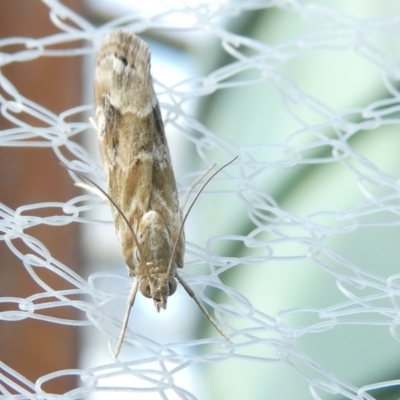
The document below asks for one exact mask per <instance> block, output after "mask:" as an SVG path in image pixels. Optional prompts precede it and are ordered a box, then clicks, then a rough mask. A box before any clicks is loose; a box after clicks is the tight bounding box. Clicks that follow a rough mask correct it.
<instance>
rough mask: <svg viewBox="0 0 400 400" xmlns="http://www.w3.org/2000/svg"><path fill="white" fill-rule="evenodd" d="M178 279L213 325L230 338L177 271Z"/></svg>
mask: <svg viewBox="0 0 400 400" xmlns="http://www.w3.org/2000/svg"><path fill="white" fill-rule="evenodd" d="M175 277H176V279H178V282H179V283H180V284H181V285H182V286H183V288H184V289H185V290H186V293H187V294H188V295H189V296H190V297H191V298H192V299H193V300H194V301H195V302H196V304H197V305H198V307H199V308H200V310H201V312H202V313H203V314H204V315H205V317H206V318H207V319H208V320H209V321H210V323H211V325H212V326H213V327H214V328H215V329H216V330H217V331H218V332H219V333H220V334H221V335H222V336H223V337H224V338H225V339H226V340H230V339H229V336H228V335H227V334H226V333H225V332H224V331H223V330H222V328H220V327H219V325H218V324H217V323H216V321H215V320H214V318H213V317H212V316H211V315H210V314H209V312H208V311H207V310H206V309H205V308H204V306H203V304H201V303H200V301H199V299H198V298H197V297H196V295H195V293H194V292H193V289H192V288H191V287H190V286H189V285H188V284H187V283H186V282H185V281H184V280H183V279H182V278H181V277H180V276H179V275H178V274H177V273H175Z"/></svg>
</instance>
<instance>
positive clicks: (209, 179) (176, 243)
mask: <svg viewBox="0 0 400 400" xmlns="http://www.w3.org/2000/svg"><path fill="white" fill-rule="evenodd" d="M238 157H239V156H236V157H235V158H233V159H232V160H231V161H229V162H227V163H226V164H224V165H223V166H222V167H221V168H219V169H217V171H215V172H214V173H213V174H212V175H211V176H210V177H209V178H208V179H207V180H206V181H205V183H204V184H203V186H202V187H201V188H200V190H199V192H198V193H197V194H196V196H195V197H194V199H193V201H192V203H191V204H190V206H189V208H188V210H187V211H186V214H185V216H184V217H183V220H182V224H181V228H180V229H179V233H178V236H177V238H176V240H175V243H174V248H173V249H172V254H171V258H170V260H169V264H168V270H167V273H168V275H169V274H170V272H171V268H172V263H173V260H174V258H175V254H176V249H177V247H178V240H179V238H180V237H181V234H182V231H183V227H184V226H185V222H186V220H187V217H188V215H189V213H190V211H191V210H192V208H193V206H194V204H195V203H196V201H197V199H198V198H199V196H200V194H201V192H202V191H203V190H204V188H205V187H206V186H207V185H208V184H209V183H210V181H211V179H213V178H214V176H215V175H217V174H219V173H220V172H221V171H222V170H223V169H224V168H226V167H227V166H228V165H230V164H232V163H233V162H234V161H235V160H236V159H237V158H238ZM208 171H209V169H208V170H207V172H208ZM203 175H204V174H203ZM202 177H203V176H202ZM202 177H201V178H202ZM168 275H167V276H168Z"/></svg>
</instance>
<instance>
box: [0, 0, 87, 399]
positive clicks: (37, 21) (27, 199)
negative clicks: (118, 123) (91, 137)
mask: <svg viewBox="0 0 400 400" xmlns="http://www.w3.org/2000/svg"><path fill="white" fill-rule="evenodd" d="M63 4H64V5H66V6H67V7H70V8H72V9H73V10H75V11H77V12H78V13H80V14H82V12H83V9H82V8H83V2H82V1H81V0H65V1H63ZM56 32H57V28H56V27H55V26H54V25H53V24H52V22H51V21H50V18H49V9H48V7H47V6H46V5H45V4H44V3H42V2H41V1H38V0H36V1H26V0H1V1H0V38H6V37H12V36H19V37H21V36H22V37H31V38H39V37H45V36H48V35H52V34H54V33H56ZM75 45H76V43H75ZM20 50H22V48H16V46H7V47H3V48H2V49H1V51H2V52H7V53H12V52H15V51H20ZM1 73H2V74H3V75H4V76H5V77H6V78H7V79H9V80H10V81H11V82H12V84H13V85H15V86H16V87H17V89H18V91H19V93H21V94H22V95H23V96H24V97H27V98H28V99H30V100H33V101H34V102H36V103H38V104H40V105H41V106H43V107H46V108H48V109H49V110H51V111H52V112H54V113H59V112H61V111H64V110H67V109H69V108H71V107H73V106H76V105H79V104H81V101H82V93H81V90H82V84H81V82H80V80H81V59H80V58H79V57H76V58H74V57H41V58H39V59H36V60H32V61H29V62H21V63H12V64H10V65H8V66H6V67H5V68H2V69H1ZM0 94H1V95H3V96H6V97H7V95H6V94H4V93H2V92H1V93H0ZM18 117H19V116H18ZM24 120H25V121H26V122H27V123H29V124H32V126H38V125H40V124H42V123H41V122H40V121H38V120H34V119H33V118H28V117H26V118H24ZM12 127H13V125H12V124H11V123H10V122H9V121H7V120H6V119H5V118H4V116H2V115H1V114H0V129H1V130H2V129H7V128H12ZM75 194H76V193H75V189H74V187H73V185H72V182H71V179H70V178H69V176H68V174H67V172H66V171H65V170H64V169H63V168H62V167H61V166H60V165H59V162H58V160H57V158H56V156H55V155H54V153H53V151H52V149H51V148H40V147H36V148H35V147H0V202H2V203H3V204H5V205H6V206H8V207H10V208H12V209H16V208H17V207H19V206H21V205H25V204H32V203H40V202H44V201H62V202H63V201H66V200H68V199H70V198H71V197H73V196H74V195H75ZM51 211H54V214H57V212H60V210H50V212H51ZM43 212H44V211H38V213H39V215H41V214H40V213H43ZM47 213H49V211H47ZM27 233H28V234H30V235H32V236H34V237H35V238H37V239H38V240H40V241H41V242H42V243H44V245H45V246H46V247H47V248H48V249H49V251H50V253H51V254H52V256H53V257H54V258H55V259H57V260H59V261H60V262H62V263H64V264H66V265H68V266H69V267H70V268H71V269H75V270H76V269H77V268H78V267H79V266H80V265H81V263H80V257H79V253H78V250H77V249H78V248H79V232H78V228H77V226H76V225H74V226H72V225H68V226H64V227H49V226H44V225H41V226H38V227H36V228H32V229H30V230H29V232H27ZM13 244H15V245H16V246H17V247H18V248H19V249H21V250H22V251H25V252H28V251H29V250H28V249H26V246H25V247H24V245H23V244H22V243H21V242H18V241H15V243H14V242H13ZM30 252H31V251H30ZM0 263H1V266H0V297H6V296H10V297H21V298H25V297H27V296H29V295H32V294H34V293H41V292H43V289H42V288H40V287H39V286H38V285H37V284H36V283H35V282H34V281H33V279H32V278H31V277H30V276H29V275H28V274H27V273H26V271H25V269H24V267H23V265H22V262H21V260H19V259H18V258H17V257H16V256H15V255H14V254H13V253H12V252H11V251H10V249H9V248H8V247H7V245H6V244H5V243H4V242H0ZM42 270H43V271H42ZM42 270H41V271H39V272H40V278H42V279H44V280H45V281H46V282H48V283H49V284H50V285H51V286H52V287H54V288H57V289H58V290H59V289H67V288H68V287H66V283H65V281H63V280H61V279H59V278H57V277H56V276H55V275H54V274H51V273H50V272H49V271H46V270H45V269H42ZM3 307H4V306H3ZM3 307H2V306H1V304H0V310H1V309H4V308H3ZM9 307H10V305H9V304H7V309H9ZM55 315H57V316H62V317H63V318H73V319H76V318H77V317H78V313H77V311H76V310H72V309H70V308H68V309H65V310H62V309H58V310H55ZM0 341H1V346H0V361H1V362H3V363H5V364H6V365H8V366H9V367H10V368H13V369H14V370H16V371H18V372H19V373H20V374H21V375H23V376H25V377H26V378H27V379H29V380H30V381H33V382H35V381H36V379H37V378H39V377H40V376H42V375H45V374H47V373H50V372H54V371H58V370H62V369H68V368H75V367H76V365H77V355H78V330H77V328H74V327H71V326H66V325H58V324H51V323H48V322H43V321H37V320H34V319H26V320H22V321H16V322H7V321H6V322H5V321H0ZM74 387H76V382H75V378H74V377H72V376H69V377H63V378H60V379H59V380H55V381H53V380H52V381H50V382H49V383H46V384H45V385H44V387H43V389H44V390H46V391H47V392H50V393H65V392H66V391H68V390H70V389H72V388H74ZM10 391H11V393H13V390H10Z"/></svg>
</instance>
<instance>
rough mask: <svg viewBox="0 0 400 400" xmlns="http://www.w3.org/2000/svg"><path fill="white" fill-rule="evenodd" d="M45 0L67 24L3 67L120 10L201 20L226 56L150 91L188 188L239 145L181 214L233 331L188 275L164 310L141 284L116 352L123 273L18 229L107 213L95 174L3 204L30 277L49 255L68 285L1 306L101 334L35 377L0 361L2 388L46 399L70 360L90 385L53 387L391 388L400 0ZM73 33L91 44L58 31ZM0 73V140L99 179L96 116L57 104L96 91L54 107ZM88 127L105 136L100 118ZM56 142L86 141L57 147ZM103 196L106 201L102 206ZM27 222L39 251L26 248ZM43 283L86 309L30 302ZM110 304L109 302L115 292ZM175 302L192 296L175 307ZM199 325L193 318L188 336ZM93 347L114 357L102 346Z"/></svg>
mask: <svg viewBox="0 0 400 400" xmlns="http://www.w3.org/2000/svg"><path fill="white" fill-rule="evenodd" d="M43 3H45V4H46V5H47V6H48V8H49V18H50V19H51V21H52V23H53V24H54V25H55V26H57V27H58V29H59V30H60V32H61V33H62V34H58V35H54V36H53V37H51V38H48V37H47V38H39V39H29V40H28V39H27V40H26V41H25V42H24V44H25V46H26V49H23V50H20V51H18V52H15V53H12V54H8V55H7V56H3V57H1V58H0V61H1V64H0V67H1V66H3V65H5V64H9V63H13V62H20V63H21V62H24V61H29V60H31V59H32V58H35V57H48V56H51V57H58V56H60V54H61V52H63V54H62V55H63V56H64V57H65V56H67V57H68V56H76V55H77V54H78V55H79V54H80V55H82V56H84V55H85V54H92V55H93V54H94V52H95V46H98V45H99V43H100V42H101V41H102V40H103V38H104V36H105V35H106V33H107V32H109V31H110V30H112V29H116V28H123V29H126V30H131V31H133V32H135V33H138V34H141V33H143V32H144V31H146V30H152V32H156V33H157V32H159V33H160V34H162V33H165V32H167V33H168V32H171V33H174V34H175V35H179V34H181V35H191V34H193V33H196V36H195V39H194V47H195V48H197V50H198V49H199V48H200V50H198V51H199V52H200V57H199V58H198V61H199V63H201V64H202V67H200V69H201V68H203V70H205V69H206V68H209V67H210V66H211V67H212V66H213V64H215V65H217V64H218V63H219V66H214V67H213V68H214V71H213V72H211V73H208V72H207V73H205V75H204V76H201V74H202V72H198V73H197V74H194V75H192V78H191V79H189V80H185V81H184V82H181V83H180V84H174V85H171V84H170V83H169V82H168V81H163V80H162V76H161V75H159V76H157V77H156V81H157V85H156V91H157V93H158V94H159V100H160V103H161V108H162V109H163V113H164V116H165V121H166V131H167V135H170V132H171V131H173V132H174V135H175V137H177V138H178V140H179V141H180V142H181V147H180V149H179V150H174V148H172V147H173V146H172V145H171V143H172V139H171V138H170V147H171V151H172V153H173V157H174V158H175V160H174V162H175V164H179V168H178V169H177V174H176V175H177V181H178V185H179V188H180V195H181V197H183V195H184V194H185V191H186V189H187V188H188V187H190V184H191V183H192V182H193V181H194V180H195V179H196V177H197V176H199V175H201V173H202V171H204V170H206V169H207V168H208V167H209V165H211V164H212V163H213V162H216V163H217V164H219V165H222V164H223V163H225V162H227V161H228V160H230V159H232V158H233V157H234V156H236V155H238V156H239V158H238V160H237V161H235V162H234V163H233V164H232V165H230V166H229V167H227V168H226V169H225V170H224V171H223V172H221V173H220V174H219V175H218V176H217V177H216V178H215V179H214V180H213V182H211V184H210V186H209V187H208V188H207V189H206V190H205V192H204V193H203V194H202V195H201V197H200V200H199V203H198V204H196V206H195V208H194V210H193V212H192V214H191V216H190V217H189V222H188V226H187V231H188V234H187V236H188V243H187V258H186V263H185V268H184V270H183V272H182V276H183V277H184V278H185V279H186V280H187V282H188V283H189V284H190V285H191V286H192V287H193V288H194V289H195V291H196V293H197V294H198V296H199V298H200V299H201V300H202V301H203V302H204V303H205V304H207V305H208V306H209V307H210V310H211V311H212V313H213V314H214V315H215V317H216V319H217V320H218V322H219V324H220V325H221V326H222V327H223V329H224V330H225V331H226V332H227V333H228V334H229V336H230V338H231V342H227V341H226V340H225V339H223V338H221V337H219V336H218V335H217V334H216V333H215V332H214V331H213V330H212V328H211V327H209V326H208V325H207V322H206V320H205V319H204V317H203V316H202V315H201V314H200V312H199V311H198V310H197V309H196V307H195V305H194V304H193V305H192V304H191V302H192V300H191V299H190V298H188V297H187V296H186V295H185V293H181V294H178V295H177V297H176V298H177V300H175V301H174V300H173V299H174V296H173V297H171V300H170V302H169V306H168V310H167V311H166V312H165V313H161V314H159V315H157V314H156V313H155V312H154V310H153V309H152V304H150V305H149V306H148V308H145V307H147V305H145V300H143V304H142V305H141V304H140V302H141V300H138V303H139V304H135V306H134V308H133V310H132V313H131V320H130V324H129V331H128V332H127V336H126V339H125V342H124V347H123V352H122V354H121V357H120V360H114V359H113V358H112V356H111V354H112V351H113V350H114V348H115V343H116V339H117V337H118V334H119V328H120V326H121V321H122V316H123V312H124V311H125V302H124V299H125V298H126V296H127V294H128V291H129V284H130V280H129V278H128V277H127V272H126V271H125V270H124V269H123V268H120V270H118V271H117V272H115V270H114V271H113V270H111V268H110V270H109V271H108V272H107V271H105V272H96V273H93V274H92V275H91V276H90V278H89V279H88V280H86V279H83V278H82V277H80V276H78V275H76V274H75V273H74V272H72V271H70V270H69V268H68V266H64V265H61V264H60V263H59V262H58V261H57V260H56V259H54V258H52V257H51V255H50V254H47V250H46V248H45V246H44V245H43V244H41V243H40V242H37V241H36V240H35V238H34V237H32V236H30V235H28V234H25V233H24V232H25V231H26V230H27V229H28V228H29V227H30V226H34V225H35V226H36V225H37V224H43V225H46V226H48V229H54V228H53V227H54V226H55V225H56V226H57V225H65V224H76V223H78V224H80V226H82V225H83V224H82V222H85V223H86V224H89V225H91V226H93V227H95V229H98V228H99V229H101V228H100V227H101V226H102V225H101V222H100V221H99V219H101V220H106V219H107V218H108V221H110V214H109V212H108V213H107V211H106V208H105V206H104V202H103V201H102V200H101V199H99V198H98V197H96V196H95V195H94V194H90V193H89V194H88V193H87V192H86V193H82V195H80V196H79V197H77V198H74V199H71V200H70V201H69V202H67V203H65V204H53V203H51V202H52V199H51V198H49V203H46V204H39V205H38V204H28V205H26V206H25V207H22V208H19V209H17V210H12V209H10V208H9V207H7V205H6V204H1V209H0V212H1V232H2V235H1V239H2V240H4V241H5V242H6V244H7V245H8V247H9V249H10V252H14V253H15V254H16V255H17V256H18V257H19V258H20V259H21V264H23V266H24V267H25V269H26V273H28V274H31V275H32V277H34V272H33V271H34V270H35V268H38V267H41V268H43V267H44V268H48V269H49V271H52V273H54V274H57V275H59V276H60V277H62V278H63V279H65V280H66V281H68V283H69V284H70V285H72V286H73V287H74V288H75V290H73V291H71V292H69V293H67V292H65V291H63V292H57V290H55V289H54V288H52V287H49V286H47V285H45V284H42V285H41V290H42V291H41V292H40V291H39V292H38V293H37V294H36V295H35V296H31V297H29V298H26V299H19V300H18V302H19V307H20V310H19V311H18V310H17V311H15V310H14V307H12V308H11V309H10V310H4V307H3V308H2V310H3V311H2V312H1V313H0V319H1V320H3V322H2V323H8V324H12V323H16V322H15V321H17V320H19V319H21V318H37V319H43V320H44V321H48V322H53V323H54V322H57V323H61V324H65V325H72V326H80V328H78V329H81V330H82V332H83V331H84V330H89V329H90V326H91V325H94V326H95V328H93V327H92V329H91V330H90V332H91V335H95V334H96V333H97V334H98V337H99V339H96V349H95V350H94V351H95V353H86V355H85V356H84V357H83V361H82V366H81V368H80V369H79V368H78V369H75V370H65V371H54V374H53V375H47V376H43V377H41V378H40V379H39V380H38V381H37V382H26V381H24V379H23V377H21V376H20V375H19V374H18V370H17V369H15V368H13V369H11V368H9V367H8V366H7V365H5V364H4V363H2V366H1V368H2V370H1V373H0V392H1V393H2V396H3V397H10V398H11V395H10V394H8V395H7V391H6V390H5V389H4V388H5V386H7V387H10V386H12V387H13V388H14V392H17V393H19V395H15V398H18V399H25V398H32V399H33V398H35V399H36V398H46V399H47V398H52V394H51V393H46V392H45V391H44V389H43V387H42V384H43V383H44V382H46V381H47V380H51V379H55V378H57V377H60V376H64V375H76V376H78V377H79V378H80V382H81V383H80V384H79V385H78V386H77V388H75V389H74V390H72V391H70V392H68V393H65V394H63V395H61V396H60V397H62V398H65V399H76V398H85V397H87V398H89V397H90V396H92V397H91V398H101V395H102V394H103V395H104V397H107V398H110V396H111V397H112V398H123V396H125V395H126V396H127V397H129V398H132V397H131V396H133V395H134V396H137V397H134V398H163V399H174V398H180V399H195V398H208V399H214V398H215V399H217V398H218V399H219V398H229V399H242V398H249V399H265V398H276V399H286V398H287V399H289V398H293V399H294V398H296V399H306V398H310V399H311V398H312V399H333V398H335V399H341V398H343V399H397V398H400V387H399V385H400V372H399V359H400V358H399V356H400V343H399V336H398V333H399V328H398V324H399V323H400V312H399V306H398V303H399V299H400V298H399V295H400V284H399V283H398V282H397V281H398V279H399V278H400V275H399V270H400V268H399V259H400V258H399V257H400V252H399V250H398V249H399V248H400V246H399V244H398V242H399V239H400V235H399V234H400V230H399V223H400V218H399V213H400V207H399V206H400V202H399V200H400V191H399V188H400V186H399V179H398V177H399V176H400V162H399V157H398V152H399V150H398V149H399V148H400V135H399V131H398V129H399V125H400V114H399V110H400V108H399V105H400V93H399V90H398V88H399V84H398V80H399V78H400V68H399V65H400V64H399V62H400V52H399V46H398V43H399V38H400V7H399V5H398V3H397V2H392V1H385V2H384V4H383V2H381V1H379V0H364V1H362V2H359V1H352V2H341V1H301V0H291V1H289V0H288V1H278V0H277V1H267V0H265V1H231V2H214V1H209V2H207V1H198V2H187V3H186V2H185V1H183V0H182V1H180V2H179V1H178V2H172V1H171V2H165V3H164V5H165V10H163V11H161V12H160V13H159V14H153V15H151V14H146V15H144V14H137V13H132V14H126V15H124V17H121V18H119V19H116V20H113V21H112V23H109V24H106V25H103V26H102V27H101V28H99V29H94V28H93V26H92V25H91V24H90V23H89V22H88V21H86V20H85V19H84V18H82V17H81V16H77V15H75V14H74V13H73V12H72V11H70V10H68V9H67V8H65V7H64V6H63V4H62V3H59V2H57V1H51V0H46V1H45V0H43ZM349 3H350V4H349ZM72 22H73V23H72ZM177 32H178V33H177ZM234 32H238V33H234ZM239 32H240V33H239ZM202 35H204V36H202ZM80 39H83V40H87V41H89V43H92V44H94V46H88V47H85V48H75V49H72V50H71V49H70V50H60V51H54V48H52V49H48V46H49V45H50V44H51V45H52V46H55V47H56V46H57V44H61V43H65V42H67V43H68V41H70V42H71V43H75V41H77V40H80ZM13 40H14V41H15V43H17V44H19V45H21V43H22V42H21V38H18V39H17V38H12V37H11V38H2V39H0V48H1V46H3V45H5V44H7V45H10V44H12V43H13ZM204 41H205V42H204ZM204 43H207V45H208V46H209V47H208V50H204V48H205V47H206V44H204ZM202 47H204V48H203V49H202ZM210 49H211V50H210ZM201 51H203V53H201ZM154 53H155V50H153V54H154ZM221 65H223V66H221ZM88 79H89V78H88ZM0 85H1V88H2V90H3V91H5V92H6V93H7V97H4V96H2V97H0V102H1V114H2V117H3V118H6V119H9V120H10V121H11V122H13V123H14V124H15V126H16V127H15V128H13V129H8V130H5V131H2V132H0V144H1V145H2V146H43V147H46V148H47V149H48V150H47V151H49V152H54V154H55V155H56V156H57V157H58V158H59V159H60V161H62V162H64V163H66V164H67V165H70V166H72V167H74V168H77V169H80V170H82V171H84V172H85V173H86V174H88V175H90V174H94V176H95V177H96V178H97V181H98V182H101V183H102V184H103V186H104V187H105V185H104V175H103V172H102V167H101V165H100V163H99V162H97V161H93V159H92V157H91V156H89V154H88V153H87V152H86V151H85V150H84V149H83V148H82V147H81V146H80V145H78V144H77V143H76V141H75V140H74V141H72V138H74V139H75V136H76V135H78V136H79V134H80V132H83V131H84V129H91V128H90V124H89V122H84V123H81V122H79V121H78V120H77V121H73V122H67V121H66V120H65V118H64V115H72V116H73V115H78V114H79V113H80V112H81V111H85V110H86V111H89V110H91V105H84V106H81V105H80V104H77V105H76V106H77V108H76V109H74V110H66V112H65V114H63V115H60V116H58V117H57V116H54V115H53V116H52V115H51V114H49V113H47V112H46V110H43V109H41V108H40V104H38V105H36V104H32V102H30V100H29V99H26V98H23V97H22V96H21V95H20V94H19V93H18V92H17V90H16V88H15V87H13V82H9V81H7V80H6V78H5V77H4V76H2V75H0ZM90 85H91V83H90ZM90 85H89V86H90ZM90 90H91V89H90ZM199 100H200V102H199ZM196 104H197V105H199V104H200V107H199V109H198V110H199V111H198V115H199V116H198V117H195V115H196V114H195V112H194V105H196ZM50 111H51V110H50ZM21 113H34V114H35V115H36V118H38V119H39V120H40V119H41V120H42V121H43V122H45V124H46V128H40V127H39V126H26V124H25V123H23V122H20V121H19V115H20V114H21ZM69 120H70V119H69ZM69 120H68V121H69ZM92 137H93V143H95V141H96V134H95V132H94V131H93V136H92ZM93 143H92V144H91V146H97V144H94V145H93ZM182 143H183V144H182ZM63 147H65V148H66V149H68V150H69V152H70V154H74V155H75V158H73V157H71V158H69V159H66V158H65V157H64V156H63V154H65V153H64V152H63V151H62V149H63ZM182 149H184V150H182ZM181 152H184V154H185V155H184V156H182V155H181ZM191 152H192V153H191ZM188 154H189V155H188ZM191 154H197V155H198V156H199V157H198V159H199V160H201V164H200V163H199V164H198V167H197V168H195V170H196V172H191V173H188V172H187V171H188V169H189V167H187V170H186V172H185V168H186V167H185V165H184V161H185V160H190V159H193V158H195V159H196V157H195V156H194V155H191ZM179 159H180V160H179ZM181 164H182V165H181ZM191 168H192V169H193V163H192V167H191ZM92 176H93V175H92ZM210 205H211V207H210ZM42 207H44V208H46V207H58V208H60V209H61V208H62V210H63V215H60V216H57V217H43V218H42V217H38V216H36V214H35V209H37V208H42ZM96 210H100V211H98V213H97V214H95V215H96V217H93V215H94V214H93V212H96ZM87 211H90V213H89V214H86V212H87ZM100 213H104V214H103V216H104V218H102V217H99V218H97V216H98V215H102V214H100ZM103 225H104V224H103ZM109 226H110V227H111V228H110V229H112V225H111V224H109ZM92 232H93V231H92ZM110 232H112V231H110ZM17 238H19V239H21V240H22V241H23V242H25V243H26V244H27V245H28V246H29V247H30V249H31V253H29V254H28V253H26V254H21V253H18V251H17V250H16V249H15V247H14V246H13V241H14V240H16V239H17ZM96 240H97V239H96ZM113 240H114V239H113ZM101 246H102V244H99V246H98V247H97V250H100V249H99V248H100V247H101ZM91 250H92V251H93V248H91V247H90V246H89V247H88V248H87V249H86V250H84V251H88V252H89V251H91ZM89 258H90V256H89ZM121 260H122V259H120V260H119V261H120V263H121V262H122V261H121ZM121 281H122V283H121ZM99 282H106V283H105V284H101V283H99ZM114 283H115V285H114ZM2 284H6V282H2ZM118 285H119V288H118V289H115V287H118ZM211 288H214V290H212V289H211ZM77 294H80V295H81V297H79V299H78V300H77V297H76V295H77ZM43 298H44V299H45V298H49V299H50V298H51V299H56V303H57V302H60V303H59V305H61V304H62V305H63V306H70V307H73V308H77V309H78V310H80V311H83V312H84V313H82V314H81V316H82V318H81V319H80V320H79V321H76V320H66V319H57V317H54V316H53V317H48V316H47V315H46V313H45V312H44V311H45V310H44V309H45V308H46V304H47V306H48V307H51V308H53V309H54V308H55V309H57V308H56V307H55V306H57V304H53V303H52V302H48V303H42V302H38V301H37V300H38V299H43ZM211 299H212V300H211ZM1 300H2V302H3V303H5V304H8V301H10V299H4V298H3V299H1ZM14 301H15V299H14ZM113 302H116V304H117V305H118V307H119V311H118V312H117V313H115V312H114V311H110V308H108V305H109V304H110V303H113ZM149 303H151V302H149ZM178 303H184V304H183V305H184V307H186V306H187V307H190V308H189V309H186V308H182V309H181V308H179V310H180V311H179V312H178V313H177V312H175V313H174V310H177V309H178V307H179V304H178ZM168 313H169V314H168ZM171 313H172V314H171ZM166 315H167V316H168V317H166ZM167 318H168V319H167ZM157 321H158V322H157ZM151 323H155V324H157V325H155V327H154V326H152V325H150V324H151ZM179 324H181V325H179ZM200 325H201V329H200V328H199V326H200ZM183 327H185V328H186V329H189V330H185V331H183V329H184V328H183ZM191 327H195V328H196V329H197V328H199V329H197V334H196V332H195V333H194V334H195V336H196V337H193V335H194V334H193V333H190V329H191ZM44 329H45V328H44ZM196 329H195V330H196ZM83 333H84V332H83ZM107 340H108V341H109V342H108V344H109V346H107ZM90 341H91V340H90V339H89V340H87V341H86V345H87V347H88V348H90V347H91V346H90V345H91V343H90ZM33 345H34V343H33ZM92 345H93V343H92ZM87 351H89V350H87ZM100 351H104V352H105V355H104V358H99V357H98V356H97V355H96V352H100ZM55 356H56V354H55ZM5 376H7V377H6V378H5ZM96 396H97V397H96ZM140 396H143V397H140ZM55 397H57V398H58V396H56V395H54V398H55Z"/></svg>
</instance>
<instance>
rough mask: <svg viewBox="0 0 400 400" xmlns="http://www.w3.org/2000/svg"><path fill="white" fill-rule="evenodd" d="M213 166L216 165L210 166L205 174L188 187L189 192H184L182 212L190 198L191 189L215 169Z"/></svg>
mask: <svg viewBox="0 0 400 400" xmlns="http://www.w3.org/2000/svg"><path fill="white" fill-rule="evenodd" d="M215 165H216V163H214V164H212V165H211V166H210V168H208V169H207V170H206V172H203V173H202V174H201V175H200V176H199V177H198V178H197V179H196V180H195V181H194V182H193V183H192V184H191V185H190V188H189V190H188V191H187V192H186V196H185V199H184V200H183V205H182V210H184V209H185V207H186V203H187V201H188V200H189V196H190V194H191V193H192V192H193V189H194V188H195V187H196V185H197V184H198V183H199V182H200V181H201V180H202V179H203V178H204V177H205V176H207V175H208V173H209V172H210V171H211V170H212V169H213V168H214V167H215Z"/></svg>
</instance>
